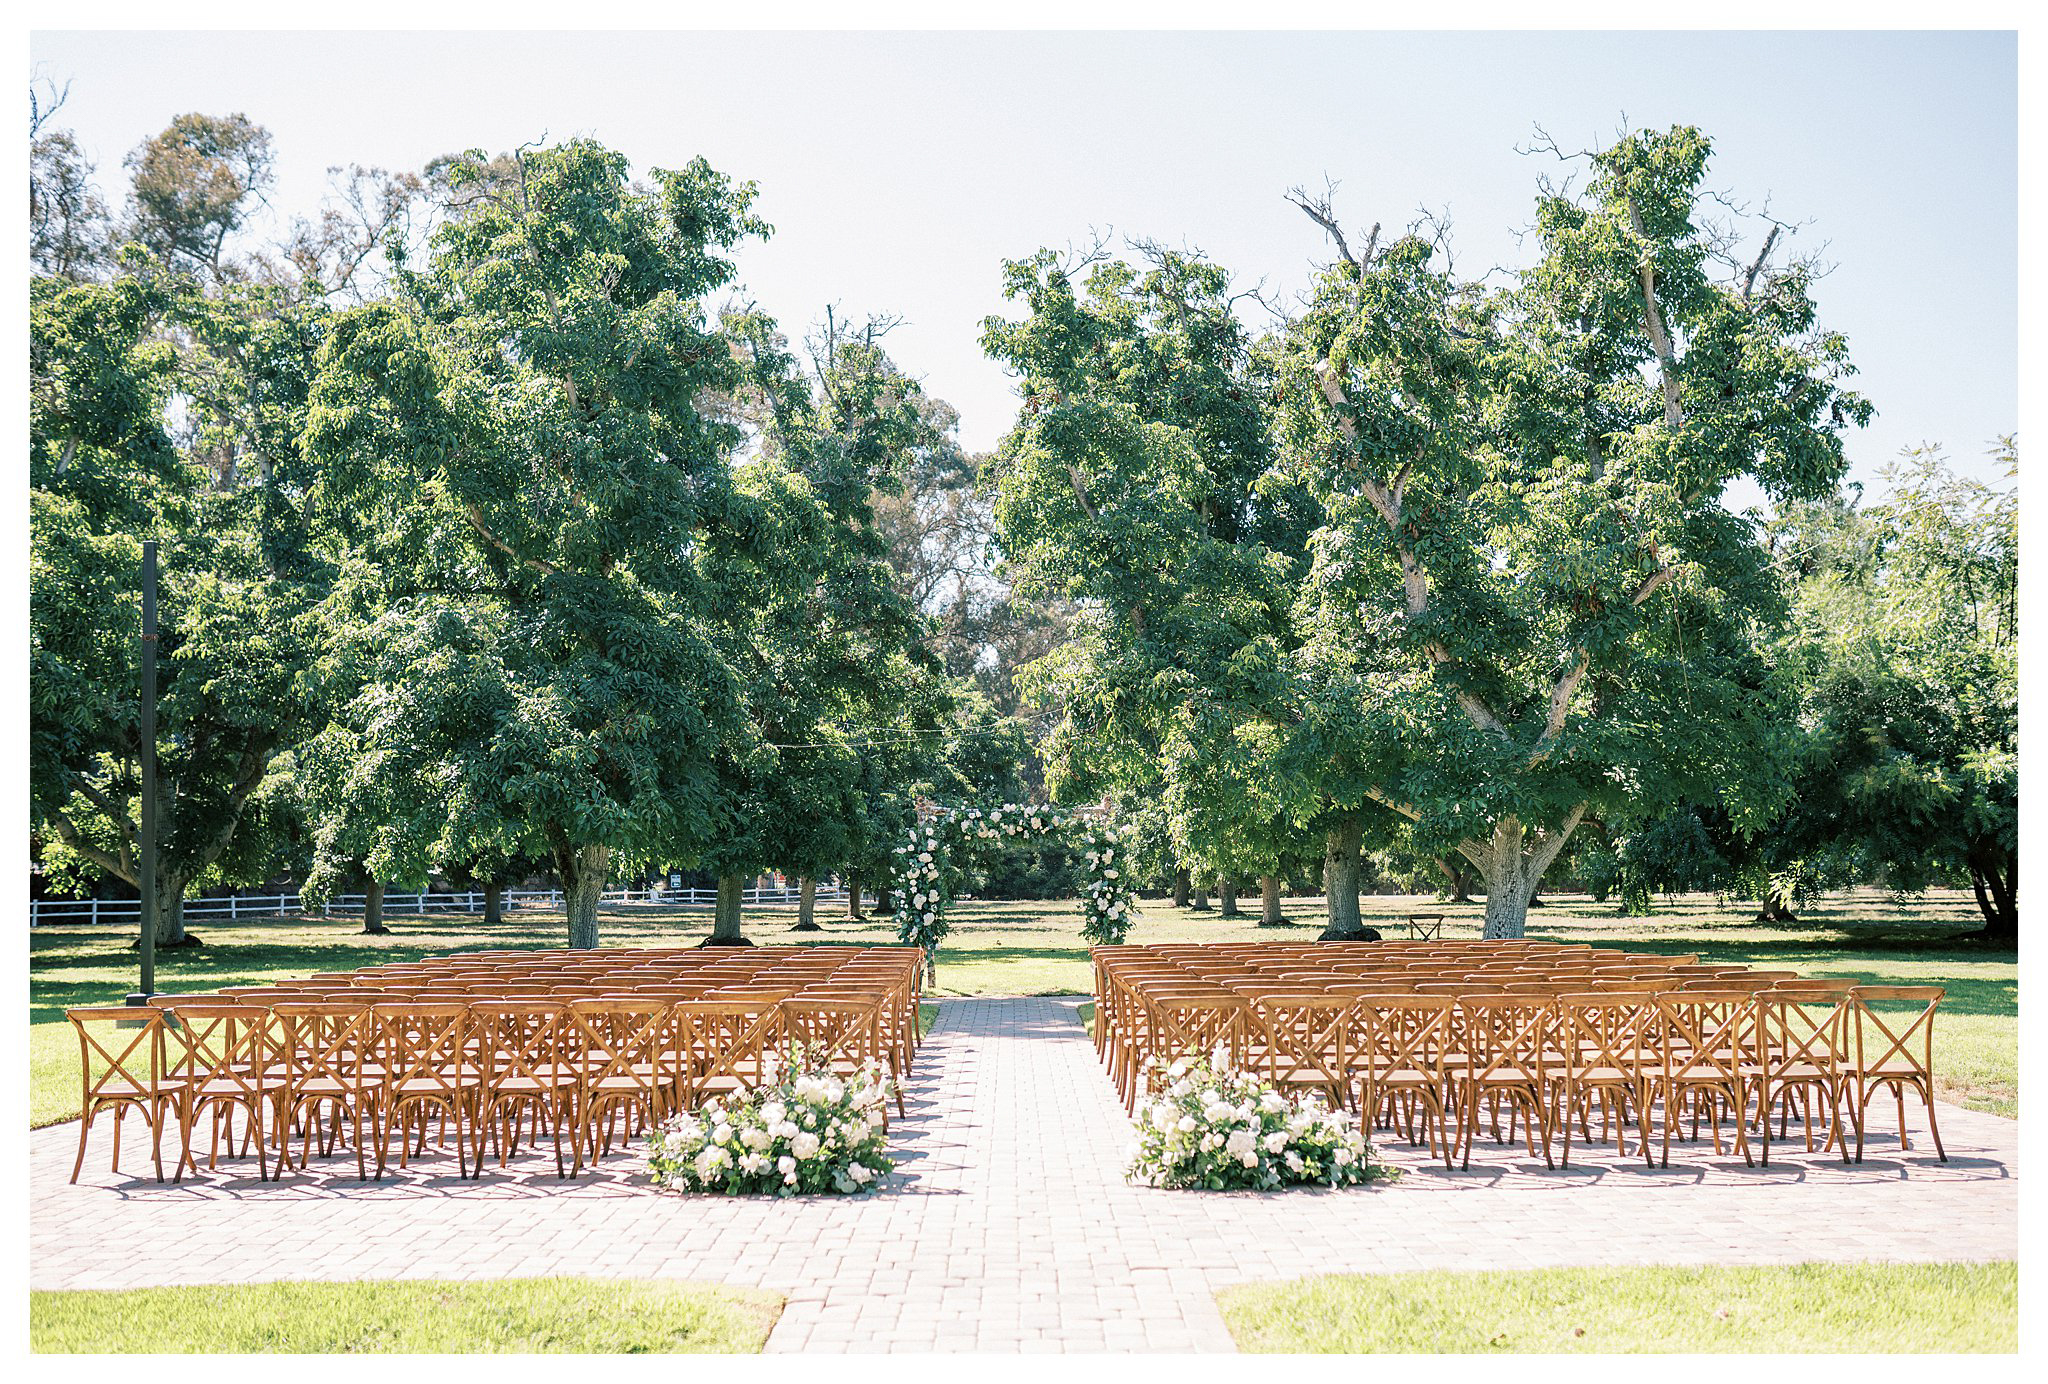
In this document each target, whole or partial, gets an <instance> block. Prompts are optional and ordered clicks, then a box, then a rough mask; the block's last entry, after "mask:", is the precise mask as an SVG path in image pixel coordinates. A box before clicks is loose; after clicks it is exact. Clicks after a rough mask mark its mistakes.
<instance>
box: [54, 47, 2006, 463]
mask: <svg viewBox="0 0 2048 1384" xmlns="http://www.w3.org/2000/svg"><path fill="white" fill-rule="evenodd" d="M31 55H32V61H33V62H34V64H35V68H36V72H37V73H38V74H40V75H48V76H52V77H55V78H57V79H58V80H60V81H62V80H64V79H67V78H68V79H70V80H71V81H72V83H73V85H72V92H71V102H70V105H69V106H68V107H67V108H66V110H65V112H64V116H63V119H64V120H66V121H68V122H69V123H70V124H72V126H73V127H74V128H75V129H76V130H77V131H78V132H79V134H80V136H81V137H82V139H83V141H84V143H85V146H86V148H87V149H88V150H89V151H90V153H91V154H92V155H93V156H94V157H95V158H96V160H97V161H98V163H99V165H100V169H101V177H102V182H103V184H104V185H105V186H106V187H107V188H108V189H109V190H110V191H116V192H117V191H118V190H119V188H120V186H121V185H122V178H123V174H122V170H121V168H120V161H121V158H122V155H123V154H124V153H126V151H127V150H129V149H130V148H132V147H133V146H134V145H135V144H136V143H137V142H138V141H140V140H141V139H143V138H144V137H145V136H147V135H149V134H150V133H152V132H154V131H156V130H158V129H161V128H162V127H163V126H164V124H165V123H167V122H168V121H169V119H170V118H171V117H172V116H173V115H176V114H178V113H180V112H183V111H189V110H203V111H208V112H215V113H224V112H228V111H241V112H244V113H246V114H247V115H249V116H250V117H252V118H253V119H255V120H257V121H259V122H261V123H263V124H264V125H267V126H268V127H269V128H270V129H271V131H272V132H273V135H274V137H275V142H276V148H277V152H278V154H279V160H280V169H281V176H280V180H279V186H278V190H277V194H276V196H275V198H274V203H275V206H276V208H277V210H278V211H279V212H280V213H283V214H286V215H289V214H292V213H302V212H306V211H309V210H311V209H312V208H313V207H314V206H316V205H317V203H318V200H319V198H320V195H321V193H322V190H323V188H324V185H325V170H326V168H327V167H328V166H329V165H333V164H341V163H352V162H353V163H365V164H375V165H383V166H386V167H394V168H395V167H418V166H419V165H420V164H421V163H423V162H424V161H425V160H426V159H428V158H429V157H432V156H433V155H436V154H440V153H445V152H448V151H450V150H454V149H459V148H464V147H469V146H482V147H485V148H489V149H492V150H498V149H504V148H508V147H510V146H512V145H515V144H518V143H521V142H524V141H528V140H533V139H537V138H539V137H541V136H542V135H543V134H545V135H547V136H549V137H550V138H562V137H565V136H569V135H573V134H587V135H591V136H594V137H596V138H598V139H601V140H603V141H605V142H606V143H608V144H611V145H613V146H615V147H617V148H619V149H622V150H624V151H625V152H626V153H627V154H629V155H630V156H631V157H632V158H633V159H634V160H635V162H636V164H637V165H639V166H642V167H645V166H649V165H654V166H674V165H679V164H681V163H683V162H684V161H686V160H688V159H689V158H690V157H691V156H693V155H696V154H700V153H701V154H703V155H705V156H707V157H708V158H709V159H710V160H711V161H712V163H713V164H714V165H715V166H717V167H718V168H720V169H722V170H724V171H726V172H729V173H731V174H734V175H736V176H739V177H742V178H751V179H753V180H755V181H756V182H758V183H759V184H760V188H761V197H760V202H759V204H758V205H759V209H760V211H761V213H762V214H763V215H764V216H765V217H766V218H767V219H768V220H769V221H771V222H773V223H774V224H775V226H776V228H777V229H776V235H775V236H774V238H773V239H772V240H770V241H768V242H767V243H766V244H761V245H755V246H751V247H749V248H748V249H747V250H746V252H745V253H744V255H743V256H742V259H741V272H742V276H743V278H744V280H745V282H746V284H747V286H748V288H749V289H750V290H751V292H752V293H753V295H754V296H756V297H757V298H758V300H759V301H760V302H761V304H762V306H764V307H765V308H767V309H768V310H769V311H771V312H773V313H774V314H775V315H776V316H777V317H778V318H780V319H781V321H782V322H783V324H784V326H785V328H786V329H789V330H790V331H791V334H792V335H798V334H801V332H802V330H803V328H804V326H805V325H806V323H807V322H809V321H810V320H811V319H813V318H815V317H816V316H818V315H819V314H821V312H822V310H823V307H824V305H825V304H826V303H828V302H832V303H836V304H838V305H839V308H840V309H841V311H842V313H844V314H847V315H852V316H859V315H863V314H866V313H869V312H889V313H895V314H899V315H901V316H903V317H904V318H905V319H907V320H906V323H905V325H904V326H903V327H901V328H900V329H899V330H898V331H897V333H896V334H895V335H893V336H892V337H891V338H890V346H891V349H892V350H893V351H894V353H895V354H896V355H897V356H898V358H899V359H900V360H901V361H902V363H903V364H904V365H905V366H907V367H908V368H910V369H911V370H913V371H914V372H916V373H919V374H921V375H922V376H924V377H925V380H926V382H927V385H928V387H929V388H930V389H931V390H932V392H934V393H936V394H938V395H939V396H941V397H943V398H945V399H948V400H950V401H951V402H952V403H953V404H955V405H956V406H957V407H958V408H959V410H960V412H961V415H962V436H963V440H964V441H965V442H966V443H967V444H968V445H969V446H970V447H975V448H982V447H987V446H989V445H991V444H993V442H994V441H995V440H996V438H997V437H999V436H1000V435H1001V433H1002V431H1003V430H1004V428H1006V427H1007V426H1008V424H1009V422H1010V420H1011V418H1012V416H1013V413H1014V400H1013V396H1012V393H1011V390H1010V386H1009V383H1008V381H1007V380H1006V379H1005V377H1004V376H1003V374H1002V372H1001V371H1000V370H999V369H998V368H997V367H996V366H995V365H993V364H992V363H990V362H988V361H987V360H985V359H984V358H983V357H982V355H981V351H980V348H979V346H978V344H977V340H978V336H979V332H980V327H979V323H980V321H981V319H982V318H983V317H984V316H986V315H988V314H989V313H992V312H999V311H1002V310H1003V304H1002V302H1001V300H1000V297H999V277H998V275H999V265H1000V261H1001V260H1002V259H1003V258H1005V257H1015V256H1020V255H1023V254H1026V253H1029V252H1030V251H1031V250H1033V249H1035V248H1037V247H1038V246H1040V245H1048V244H1050V245H1055V246H1060V245H1065V244H1067V243H1069V242H1073V241H1079V240H1085V239H1086V238H1087V236H1088V233H1089V231H1090V228H1091V227H1093V228H1102V229H1110V228H1113V229H1114V230H1115V231H1116V232H1117V233H1119V234H1131V235H1142V236H1151V237H1156V238H1160V239H1164V240H1168V241H1172V242H1176V243H1186V244H1189V245H1192V246H1195V247H1199V248H1200V249H1202V250H1203V251H1205V252H1207V253H1208V254H1210V255H1211V256H1213V257H1215V258H1216V259H1218V260H1219V261H1220V262H1222V263H1223V264H1225V265H1227V266H1229V267H1230V268H1231V269H1232V270H1233V272H1234V273H1236V274H1237V275H1239V276H1240V277H1241V278H1242V279H1245V280H1246V281H1255V280H1258V279H1260V278H1264V279H1265V280H1266V281H1267V284H1268V287H1269V288H1271V289H1273V290H1276V291H1279V292H1281V293H1283V294H1291V293H1292V292H1294V291H1295V290H1297V289H1299V288H1300V287H1301V286H1302V285H1303V283H1304V281H1305V279H1306V274H1307V269H1308V266H1309V264H1310V262H1311V261H1312V260H1316V259H1319V258H1322V257H1324V256H1325V254H1326V251H1325V248H1324V246H1323V245H1322V243H1321V242H1320V240H1319V237H1318V235H1317V233H1316V232H1315V230H1314V228H1313V227H1312V226H1310V225H1309V223H1308V222H1307V221H1306V220H1305V219H1304V218H1303V217H1302V216H1301V214H1300V213H1299V212H1297V211H1295V210H1294V209H1293V208H1292V207H1290V206H1288V205H1286V204H1285V203H1284V202H1283V201H1282V200H1281V193H1282V192H1283V191H1284V190H1285V189H1286V188H1287V187H1289V186H1290V185H1292V184H1295V183H1299V182H1308V183H1311V184H1319V183H1320V182H1321V180H1322V178H1323V177H1324V175H1326V174H1327V175H1328V176H1330V177H1332V178H1335V179H1337V180H1338V181H1339V182H1340V183H1341V184H1342V188H1341V190H1340V193H1339V208H1340V210H1341V211H1342V213H1343V214H1344V216H1345V217H1346V219H1347V220H1348V221H1350V222H1353V223H1358V224H1361V225H1362V224H1369V223H1370V222H1372V221H1374V220H1382V221H1385V222H1387V223H1389V224H1390V225H1391V224H1396V223H1401V222H1405V221H1406V220H1407V219H1408V218H1409V217H1410V216H1412V214H1413V212H1414V210H1415V209H1416V208H1417V207H1418V206H1419V205H1421V204H1424V203H1427V204H1428V205H1429V206H1431V207H1433V208H1445V209H1448V211H1449V213H1450V215H1451V217H1452V218H1453V221H1454V223H1455V226H1456V234H1457V247H1458V253H1459V258H1460V263H1461V266H1466V267H1470V268H1474V269H1477V268H1480V267H1483V266H1485V265H1487V264H1492V263H1515V262H1519V255H1520V253H1521V252H1520V251H1519V250H1518V248H1517V246H1516V244H1515V241H1514V239H1513V237H1512V235H1511V231H1512V229H1513V228H1515V227H1517V226H1520V225H1522V224H1525V223H1526V221H1527V219H1528V217H1529V211H1530V206H1531V202H1532V197H1533V195H1534V186H1535V179H1536V177H1537V175H1538V173H1539V172H1543V171H1548V170H1549V169H1551V168H1554V164H1552V163H1550V161H1549V160H1547V159H1543V160H1539V159H1536V158H1529V157H1523V156H1520V155H1518V154H1517V153H1516V152H1515V146H1516V145H1517V144H1520V143H1523V142H1525V141H1526V140H1527V138H1528V136H1529V133H1530V128H1531V126H1532V124H1534V123H1538V122H1540V123H1542V124H1543V125H1545V126H1546V127H1548V128H1549V129H1550V130H1551V132H1552V133H1553V134H1555V135H1556V136H1557V138H1558V140H1559V141H1560V142H1561V143H1563V144H1566V145H1568V146H1579V145H1585V144H1588V143H1592V142H1595V141H1599V140H1601V139H1602V138H1604V137H1606V136H1609V135H1611V133H1612V132H1613V131H1614V130H1615V129H1616V128H1617V127H1618V126H1619V125H1620V123H1621V122H1622V120H1623V119H1624V117H1626V119H1627V120H1628V121H1629V122H1630V123H1631V124H1650V125H1665V124H1670V123H1674V122H1680V121H1684V122H1690V123H1692V124H1696V125H1698V126H1700V127H1701V128H1703V129H1704V130H1706V131H1707V132H1708V133H1709V134H1710V135H1711V136H1712V137H1713V139H1714V141H1715V145H1716V148H1717V151H1718V152H1717V155H1716V158H1715V162H1714V167H1713V173H1712V179H1713V181H1714V182H1715V184H1716V185H1718V186H1721V187H1725V188H1728V189H1730V190H1732V191H1734V192H1736V193H1737V194H1739V195H1741V196H1744V197H1747V198H1751V199H1761V198H1762V197H1764V196H1765V195H1766V194H1768V195H1769V196H1770V197H1771V198H1772V210H1773V211H1774V212H1775V213H1776V214H1778V215H1780V216H1782V217H1786V218H1791V219H1798V220H1810V221H1812V222H1813V223H1814V224H1813V225H1812V226H1811V227H1810V228H1809V229H1807V230H1806V231H1804V232H1803V233H1802V234H1801V236H1800V237H1799V239H1798V241H1797V242H1795V244H1796V245H1798V246H1807V247H1818V246H1819V245H1821V244H1822V243H1823V242H1825V243H1826V247H1827V248H1826V257H1827V259H1828V260H1830V261H1831V262H1833V263H1834V264H1835V265H1836V266H1837V267H1836V269H1835V271H1834V273H1833V274H1832V275H1831V276H1830V277H1829V278H1828V279H1827V280H1826V281H1825V282H1823V283H1822V284H1821V286H1820V289H1819V298H1820V302H1821V306H1822V310H1823V320H1824V321H1825V322H1826V323H1827V324H1828V325H1831V326H1834V327H1837V328H1839V329H1841V330H1843V331H1845V332H1847V333H1848V335H1849V338H1850V342H1851V347H1852V352H1853V356H1854V359H1855V360H1856V362H1857V363H1858V365H1859V366H1860V367H1861V369H1862V372H1863V374H1862V380H1861V386H1862V387H1863V388H1864V389H1865V391H1866V392H1867V393H1868V394H1869V395H1870V397H1871V398H1872V400H1873V401H1874V402H1875V403H1876V405H1877V407H1878V410H1879V412H1878V418H1877V420H1876V422H1875V423H1874V424H1873V425H1872V426H1871V427H1870V428H1869V429H1868V430H1866V431H1865V432H1863V433H1862V434H1860V435H1858V436H1857V437H1856V438H1854V439H1853V440H1852V443H1851V449H1852V456H1853V457H1854V459H1855V462H1856V467H1855V472H1854V474H1855V475H1856V476H1857V477H1859V478H1862V479H1866V480H1868V479H1870V478H1871V477H1872V476H1873V474H1874V472H1875V470H1876V468H1877V467H1878V466H1880V465H1882V463H1883V462H1884V461H1885V460H1886V459H1888V458H1889V457H1891V456H1893V455H1895V454H1896V453H1897V451H1898V449H1899V448H1900V447H1901V446H1904V445H1906V444H1909V443H1914V442H1918V441H1921V440H1927V441H1940V442H1946V443H1947V444H1948V445H1949V449H1950V452H1951V454H1952V455H1954V456H1955V457H1956V458H1957V459H1958V460H1960V461H1965V462H1969V463H1972V464H1973V469H1975V466H1974V464H1975V463H1976V462H1977V459H1978V458H1979V457H1980V456H1981V453H1982V450H1983V447H1984V444H1985V443H1986V442H1987V441H1988V440H1989V439H1991V438H1992V437H1993V436H1994V435H1996V434H1998V433H2003V432H2010V431H2014V430H2015V429H2016V428H2017V426H2018V373H2017V366H2016V349H2017V348H2016V330H2017V318H2018V312H2017V297H2016V291H2017V258H2018V209H2017V123H2016V95H2017V89H2016V81H2017V72H2016V44H2015V41H2014V39H2013V37H2012V36H2011V35H2009V34H1825V33H1822V34H1783V33H1768V34H1766V33H1749V34H1742V33H1733V34H1725V33H1724V34H1611V35H1599V34H1593V35H1587V34H1574V33H1555V34H1093V33H1089V34H1057V33H1055V34H1023V35H1005V34H759V35H748V34H702V35H695V34H553V35H551V34H441V35H433V34H390V35H386V34H276V35H267V34H234V35H218V34H38V35H35V36H34V37H33V39H32V41H31ZM1985 473H1986V474H1988V468H1985Z"/></svg>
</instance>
